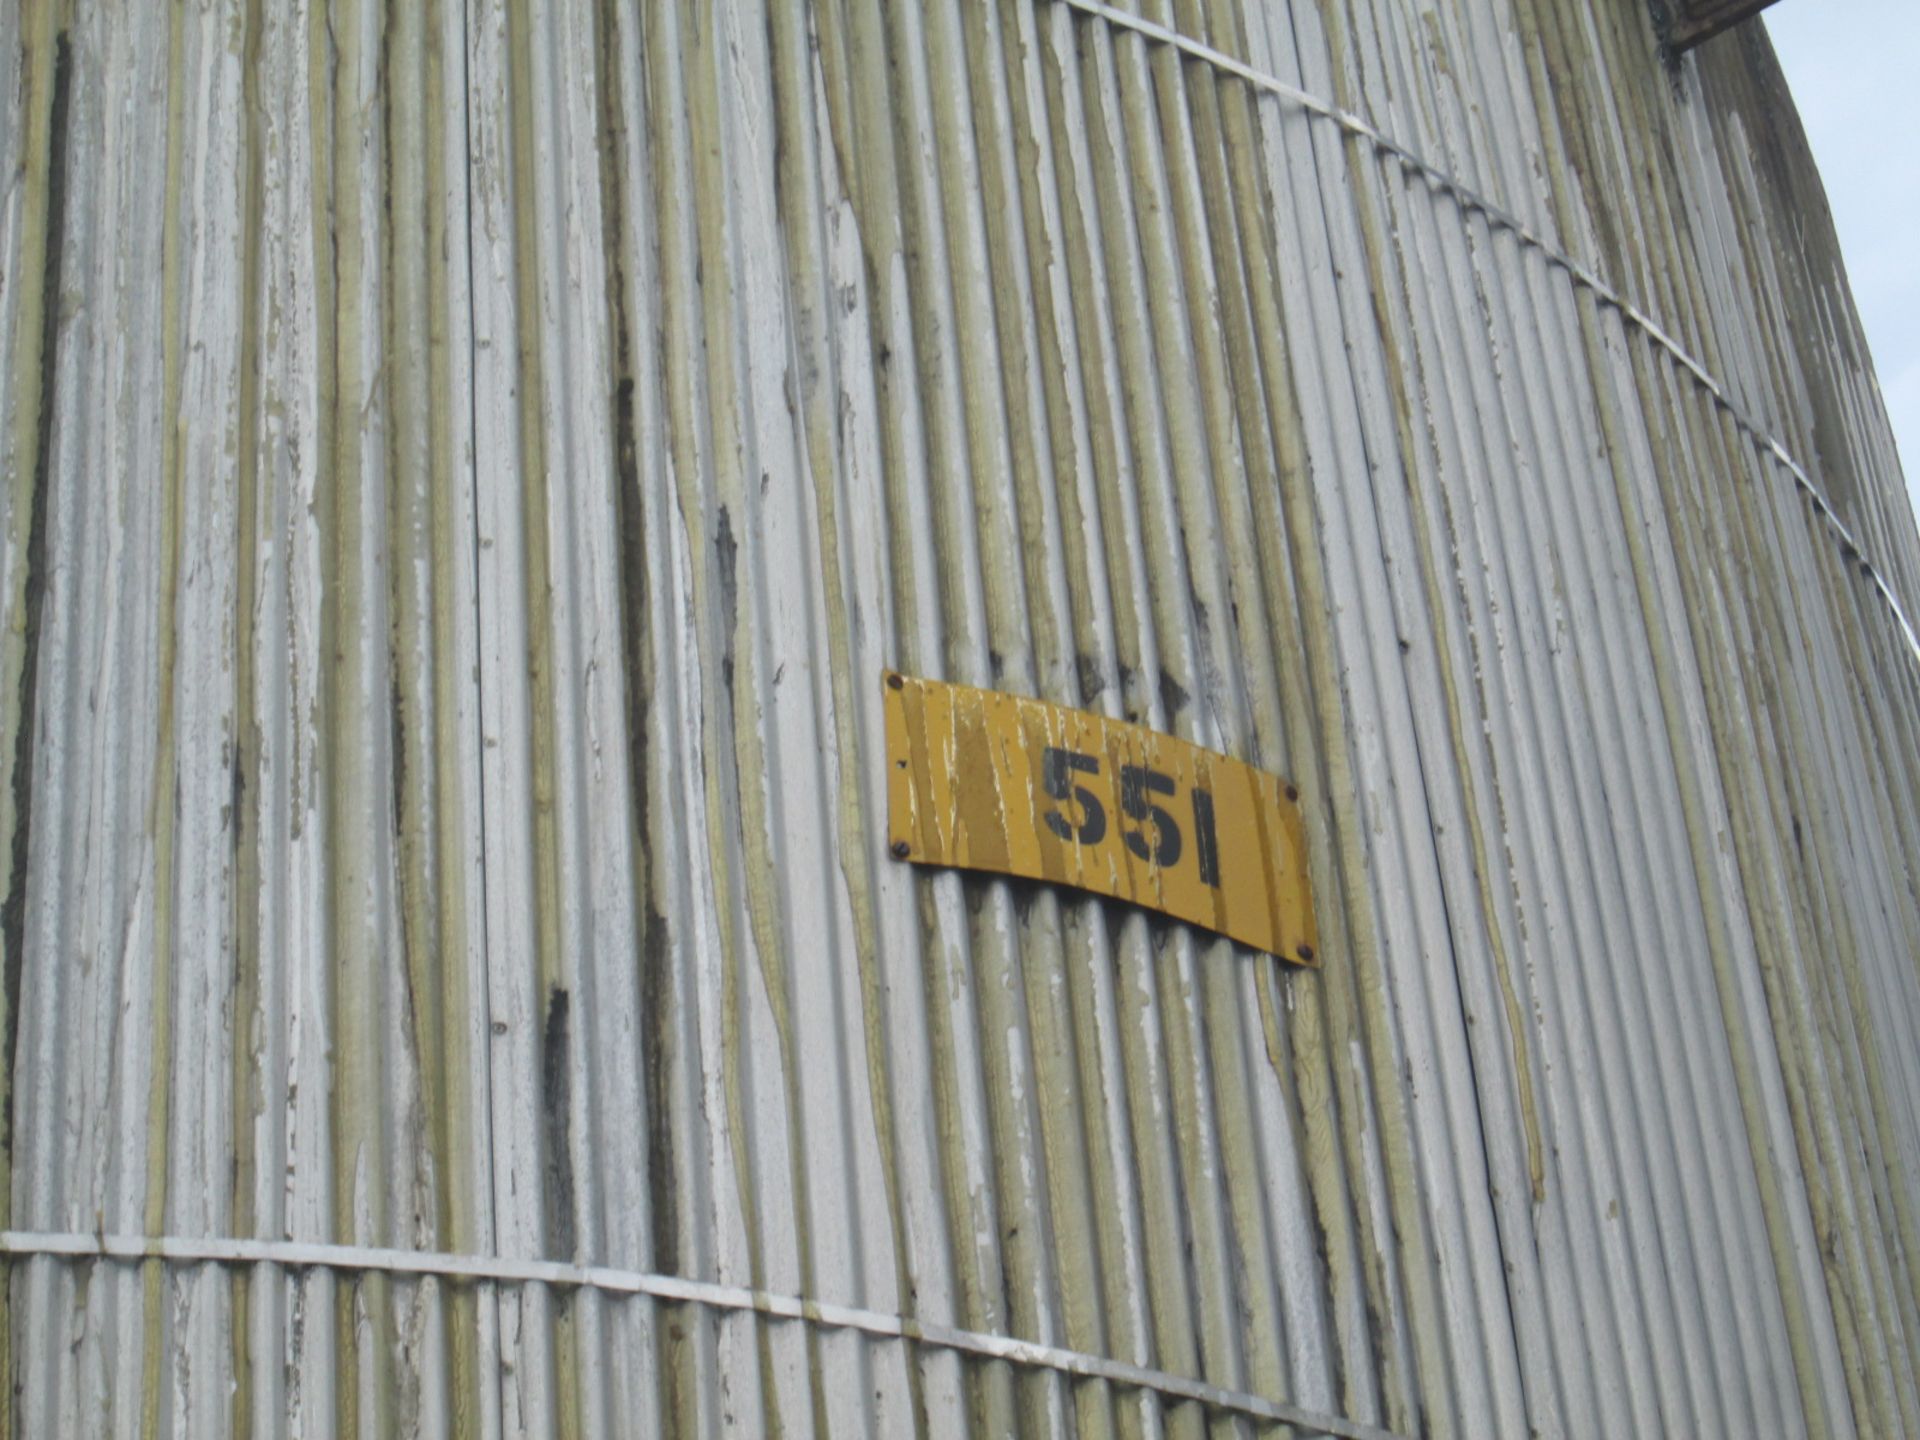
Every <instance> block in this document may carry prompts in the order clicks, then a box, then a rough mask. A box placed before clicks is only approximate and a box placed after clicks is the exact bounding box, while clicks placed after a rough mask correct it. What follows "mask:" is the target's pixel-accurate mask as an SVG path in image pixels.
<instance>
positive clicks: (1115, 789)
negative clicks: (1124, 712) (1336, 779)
mask: <svg viewBox="0 0 1920 1440" xmlns="http://www.w3.org/2000/svg"><path fill="white" fill-rule="evenodd" d="M885 693H886V708H887V781H888V783H887V802H888V803H887V810H888V821H889V832H888V833H889V843H890V845H891V847H892V853H893V855H894V857H895V858H896V859H900V860H911V861H915V862H917V863H919V864H923V865H951V866H957V867H959V868H961V869H966V870H993V871H997V872H999V873H1001V874H1004V875H1022V876H1026V877H1028V878H1030V879H1034V880H1051V881H1054V882H1056V883H1058V884H1062V885H1073V886H1077V887H1078V888H1080V889H1082V890H1091V891H1093V892H1094V893H1095V894H1099V895H1111V896H1113V897H1115V898H1116V899H1120V900H1130V901H1132V902H1133V903H1135V904H1136V905H1144V906H1146V907H1147V908H1148V909H1150V910H1158V911H1160V912H1161V913H1162V914H1165V915H1171V916H1173V917H1174V918H1175V919H1178V920H1184V921H1186V922H1188V923H1189V924H1193V925H1200V926H1204V927H1205V928H1207V929H1209V930H1217V931H1218V932H1220V933H1221V934H1222V935H1226V936H1229V937H1231V938H1232V939H1235V940H1238V941H1240V942H1241V943H1242V944H1244V945H1251V946H1253V947H1255V948H1256V949H1260V950H1268V951H1271V952H1272V953H1274V954H1275V955H1279V956H1281V957H1283V958H1285V959H1288V960H1293V961H1297V962H1299V963H1302V964H1307V965H1311V964H1314V963H1315V960H1314V947H1315V945H1316V943H1317V938H1316V936H1315V933H1314V927H1313V894H1312V891H1311V890H1310V889H1309V887H1308V883H1307V852H1306V830H1305V827H1304V826H1303V825H1302V824H1301V820H1300V811H1299V809H1298V807H1297V806H1296V805H1295V804H1294V800H1295V798H1296V796H1295V792H1294V789H1293V787H1292V786H1291V785H1289V784H1288V783H1287V782H1286V781H1284V780H1282V779H1281V778H1280V777H1278V776H1277V775H1269V774H1267V773H1266V772H1265V771H1263V770H1256V769H1254V768H1253V767H1252V766H1251V765H1248V764H1246V763H1245V762H1244V761H1240V760H1235V759H1233V758H1231V757H1230V756H1226V755H1220V754H1217V753H1215V752H1214V751H1212V750H1202V749H1201V748H1200V747H1199V746H1198V745H1193V744H1189V743H1188V742H1187V741H1185V740H1179V739H1176V738H1174V737H1173V736H1171V735H1161V734H1157V733H1155V732H1154V731H1152V730H1148V729H1146V728H1144V727H1142V726H1139V725H1127V724H1123V723H1122V722H1120V721H1117V720H1108V719H1106V718H1105V717H1104V716H1100V715H1094V714H1091V713H1089V712H1088V711H1085V710H1069V709H1067V708H1066V707H1065V706H1061V705H1049V704H1047V703H1046V702H1044V701H1041V700H1023V699H1020V698H1018V697H1017V696H1013V695H1002V694H1000V693H999V692H997V691H993V690H975V689H971V688H969V687H967V686H964V685H948V684H945V683H943V682H941V681H938V680H915V679H912V678H910V677H908V676H904V675H896V674H894V673H892V672H888V674H887V676H886V692H885Z"/></svg>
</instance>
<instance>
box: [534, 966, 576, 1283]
mask: <svg viewBox="0 0 1920 1440" xmlns="http://www.w3.org/2000/svg"><path fill="white" fill-rule="evenodd" d="M571 1008H572V1005H571V1000H570V997H569V996H568V993H567V992H566V991H565V990H562V989H560V988H558V987H555V988H554V989H553V990H550V991H549V992H548V993H547V1023H546V1026H545V1028H544V1029H543V1031H542V1032H541V1046H540V1118H541V1132H542V1133H541V1139H542V1141H543V1142H544V1146H545V1150H546V1158H545V1163H544V1165H543V1167H542V1178H543V1181H544V1187H543V1188H544V1196H543V1198H544V1200H545V1208H546V1220H547V1254H548V1255H550V1256H552V1257H554V1258H555V1259H560V1260H572V1259H574V1258H575V1255H574V1238H575V1237H574V1203H573V1149H572V1145H571V1140H572V1134H573V1122H572V1115H573V1106H572V1104H571V1101H572V1095H573V1071H572V1065H571V1061H572V1049H573V1037H572V1027H571V1023H570V1019H571V1017H570V1011H571ZM565 1293H566V1292H561V1294H562V1299H561V1302H560V1303H562V1304H565V1303H566V1301H565V1298H564V1297H565Z"/></svg>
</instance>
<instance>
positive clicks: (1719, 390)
mask: <svg viewBox="0 0 1920 1440" xmlns="http://www.w3.org/2000/svg"><path fill="white" fill-rule="evenodd" d="M1049 3H1052V4H1058V5H1065V6H1066V7H1067V8H1068V9H1070V10H1077V11H1079V12H1080V13H1081V14H1083V15H1089V16H1092V17H1093V18H1095V19H1098V20H1103V21H1105V22H1106V23H1107V24H1109V25H1113V26H1115V27H1116V28H1118V29H1122V30H1128V31H1131V32H1132V33H1134V34H1136V35H1138V36H1140V37H1141V38H1142V39H1144V40H1147V41H1149V42H1151V43H1153V44H1158V45H1167V46H1171V47H1172V48H1173V49H1175V50H1178V51H1179V52H1180V53H1181V54H1183V55H1185V56H1187V57H1189V58H1190V59H1193V60H1198V61H1200V62H1202V63H1203V64H1206V65H1209V66H1211V67H1213V68H1214V69H1216V70H1219V71H1221V72H1222V73H1224V74H1228V75H1232V76H1234V77H1235V78H1236V79H1239V80H1244V81H1245V82H1246V83H1247V84H1249V85H1251V86H1253V87H1254V88H1255V89H1258V90H1262V91H1265V92H1266V93H1267V94H1269V95H1273V96H1276V97H1278V98H1279V99H1281V100H1285V101H1287V102H1288V103H1290V104H1293V105H1297V106H1299V107H1300V109H1302V110H1304V111H1305V112H1306V113H1307V114H1309V115H1313V116H1316V117H1318V118H1319V119H1322V120H1330V121H1332V122H1333V123H1334V124H1335V125H1336V126H1338V127H1339V128H1340V129H1341V130H1343V131H1345V132H1346V133H1347V134H1349V135H1352V136H1355V137H1356V138H1358V139H1360V140H1364V141H1366V142H1367V143H1368V144H1370V145H1372V146H1373V147H1374V148H1375V149H1376V150H1378V151H1379V152H1380V153H1381V154H1383V155H1390V156H1392V157H1393V158H1394V159H1395V160H1397V161H1399V162H1400V163H1401V164H1402V165H1404V166H1406V167H1407V168H1408V169H1409V170H1413V171H1415V172H1417V173H1418V174H1419V175H1420V176H1421V178H1422V179H1424V180H1426V181H1427V182H1428V183H1429V184H1431V185H1433V186H1434V187H1435V188H1436V189H1439V190H1441V191H1444V192H1445V193H1446V194H1448V195H1451V196H1452V197H1453V198H1454V200H1455V201H1456V202H1458V203H1459V205H1460V206H1461V208H1462V209H1466V210H1477V211H1479V212H1480V213H1481V214H1482V215H1484V216H1486V218H1487V221H1488V223H1489V224H1491V225H1493V226H1494V227H1496V228H1497V229H1501V230H1505V231H1507V232H1509V233H1510V234H1512V235H1513V236H1514V238H1515V239H1517V240H1518V241H1519V242H1520V243H1521V244H1523V245H1525V246H1527V247H1528V248H1529V249H1532V250H1535V251H1537V252H1539V254H1540V255H1541V256H1542V257H1543V258H1544V259H1545V260H1547V261H1548V262H1549V263H1550V264H1553V265H1556V266H1558V267H1559V268H1560V269H1562V270H1564V271H1565V272H1566V273H1567V274H1568V276H1570V277H1571V278H1572V280H1573V282H1574V283H1575V284H1576V285H1579V286H1581V287H1582V288H1583V289H1585V290H1587V291H1589V292H1591V293H1592V295H1593V296H1594V298H1595V299H1596V300H1598V301H1599V302H1600V303H1601V304H1603V305H1606V306H1608V307H1610V308H1611V309H1613V310H1616V311H1618V312H1619V314H1620V315H1621V317H1622V318H1623V319H1624V320H1626V322H1627V323H1628V324H1630V325H1632V326H1633V327H1634V328H1635V329H1637V330H1639V331H1640V332H1641V333H1642V334H1643V335H1645V336H1646V337H1647V338H1648V339H1649V340H1651V341H1652V342H1653V343H1654V344H1655V345H1657V346H1659V348H1660V349H1662V350H1664V351H1666V353H1667V355H1668V356H1669V357H1670V358H1671V359H1672V360H1673V361H1674V362H1675V363H1676V364H1678V365H1679V366H1680V368H1681V369H1683V370H1685V371H1686V372H1687V373H1688V374H1689V375H1691V376H1692V377H1693V378H1694V380H1695V381H1696V382H1697V383H1698V384H1699V385H1700V387H1701V388H1702V389H1704V390H1705V391H1706V392H1707V393H1708V394H1709V395H1711V396H1712V397H1713V399H1714V401H1715V402H1716V403H1718V404H1719V405H1720V406H1721V408H1723V409H1724V410H1725V411H1726V412H1727V414H1728V415H1729V416H1730V417H1732V419H1733V422H1734V424H1736V425H1737V426H1739V427H1740V429H1741V430H1742V431H1744V432H1745V433H1746V434H1747V436H1748V437H1749V438H1750V439H1752V440H1753V441H1754V442H1755V443H1756V444H1758V445H1759V446H1760V447H1761V448H1762V449H1764V450H1765V451H1766V452H1767V453H1768V454H1770V455H1771V456H1772V457H1773V458H1774V459H1775V460H1776V461H1778V462H1779V463H1780V464H1781V465H1782V466H1783V467H1785V469H1786V470H1787V472H1788V473H1789V474H1790V475H1792V476H1793V481H1794V484H1795V486H1796V487H1797V488H1798V489H1799V490H1800V492H1801V493H1802V494H1803V495H1805V496H1806V497H1807V499H1808V501H1809V502H1810V503H1811V504H1812V505H1813V507H1814V509H1815V510H1817V511H1818V512H1819V513H1820V516H1821V518H1822V519H1824V520H1825V521H1826V522H1827V525H1828V527H1829V528H1830V529H1831V530H1832V531H1833V533H1834V534H1835V535H1836V536H1837V537H1838V538H1839V540H1840V543H1841V546H1842V548H1843V549H1845V550H1847V551H1849V552H1850V554H1849V559H1855V557H1857V559H1855V563H1857V564H1858V565H1859V566H1860V569H1861V571H1862V572H1863V573H1864V574H1865V575H1866V576H1867V578H1868V579H1870V580H1871V581H1872V582H1873V586H1874V589H1875V590H1876V591H1878V592H1879V595H1880V599H1881V602H1882V603H1883V604H1884V605H1885V606H1886V608H1887V611H1888V613H1889V614H1890V615H1891V616H1892V617H1893V621H1894V623H1895V624H1896V625H1897V626H1899V628H1900V633H1901V635H1902V636H1903V637H1904V638H1905V640H1906V643H1907V652H1908V653H1909V654H1910V655H1912V656H1913V657H1914V659H1915V660H1916V661H1920V632H1916V631H1915V630H1914V627H1913V625H1912V624H1911V622H1909V620H1908V619H1907V613H1906V609H1905V608H1904V607H1903V606H1902V605H1901V603H1900V599H1899V597H1898V596H1896V595H1895V594H1894V593H1893V588H1892V586H1890V585H1889V584H1888V583H1887V581H1886V578H1885V576H1883V575H1882V574H1881V573H1880V569H1879V567H1878V566H1876V565H1875V564H1874V563H1873V561H1872V559H1871V558H1870V557H1869V556H1868V555H1867V551H1866V547H1865V546H1864V545H1862V544H1861V543H1860V539H1859V537H1858V536H1856V535H1855V534H1854V533H1853V532H1852V531H1851V530H1850V529H1849V528H1848V527H1847V523H1846V522H1845V521H1844V520H1842V519H1841V518H1840V515H1839V512H1838V511H1836V510H1835V509H1834V508H1833V505H1832V503H1831V502H1830V501H1829V500H1828V499H1827V497H1826V496H1825V495H1824V494H1823V493H1822V492H1821V490H1820V488H1819V487H1818V486H1817V485H1815V484H1814V483H1813V478H1812V477H1811V476H1810V475H1809V474H1808V473H1807V471H1806V468H1805V467H1804V466H1802V465H1801V464H1800V462H1799V461H1797V460H1795V459H1794V458H1793V456H1792V454H1791V453H1789V452H1788V450H1787V447H1786V446H1785V445H1783V444H1782V443H1781V442H1780V440H1779V439H1778V438H1776V437H1775V436H1774V435H1772V434H1770V433H1769V432H1768V431H1767V430H1766V429H1765V428H1763V427H1762V426H1761V425H1760V424H1759V422H1757V421H1756V420H1754V419H1753V417H1751V416H1750V415H1748V414H1747V413H1746V411H1745V410H1743V409H1742V408H1741V407H1740V405H1739V404H1738V403H1737V402H1736V401H1735V400H1734V398H1733V396H1732V395H1731V394H1730V393H1729V392H1728V390H1727V387H1726V386H1725V385H1723V384H1721V383H1720V381H1719V380H1717V379H1716V378H1715V377H1714V376H1713V374H1712V373H1711V372H1710V371H1708V369H1707V367H1706V366H1705V365H1704V364H1702V363H1701V362H1700V361H1699V360H1697V359H1695V358H1694V357H1693V355H1691V354H1690V353H1688V351H1687V350H1686V348H1685V347H1684V346H1683V345H1681V344H1680V342H1679V341H1678V340H1676V339H1674V337H1673V336H1672V335H1670V334H1668V333H1667V331H1666V330H1665V329H1664V328H1663V327H1662V326H1661V325H1660V324H1659V322H1657V321H1656V320H1654V319H1653V317H1652V316H1650V315H1648V314H1647V313H1646V311H1644V310H1642V309H1641V308H1640V307H1639V306H1637V305H1635V304H1634V303H1633V302H1632V301H1630V300H1628V299H1627V298H1626V297H1625V296H1624V295H1622V294H1621V293H1620V292H1619V291H1618V290H1616V289H1615V288H1614V287H1613V286H1612V285H1610V284H1608V283H1607V282H1606V281H1605V280H1603V279H1602V278H1601V277H1600V276H1599V275H1598V274H1596V273H1595V272H1594V271H1593V270H1592V269H1590V268H1589V267H1587V266H1586V265H1583V264H1582V263H1581V262H1580V261H1578V260H1576V259H1574V258H1573V257H1572V256H1571V255H1569V254H1567V253H1566V252H1565V251H1563V250H1560V249H1557V248H1556V247H1554V246H1553V245H1551V244H1549V243H1548V242H1547V241H1546V240H1545V239H1544V238H1542V237H1541V236H1540V235H1538V234H1536V233H1535V232H1534V231H1533V230H1532V229H1530V228H1529V227H1528V226H1527V224H1526V223H1525V222H1524V221H1523V220H1521V219H1520V217H1519V216H1517V215H1515V214H1513V213H1511V212H1510V211H1508V210H1506V209H1504V208H1503V207H1501V206H1500V205H1498V204H1496V203H1495V202H1494V201H1492V200H1490V199H1488V198H1487V197H1486V196H1485V195H1482V194H1481V193H1480V192H1479V191H1477V190H1475V189H1474V188H1473V187H1472V186H1470V185H1468V184H1467V183H1466V182H1465V181H1463V180H1461V179H1459V178H1458V177H1457V176H1454V175H1452V174H1449V173H1448V172H1447V171H1445V170H1442V169H1441V168H1440V167H1439V166H1437V165H1435V164H1433V163H1432V162H1431V161H1428V160H1426V159H1425V158H1423V157H1422V156H1420V155H1416V154H1415V153H1414V152H1413V151H1411V150H1409V149H1407V148H1406V146H1404V145H1402V144H1400V143H1399V142H1398V141H1396V140H1394V139H1392V138H1391V137H1390V136H1387V135H1385V134H1383V133H1382V132H1381V131H1380V130H1378V129H1376V128H1375V127H1374V126H1373V125H1372V124H1371V123H1369V122H1368V121H1366V120H1364V119H1362V118H1361V117H1360V116H1358V115H1355V114H1354V113H1353V112H1351V111H1349V110H1343V109H1341V108H1340V107H1339V106H1338V105H1335V104H1333V103H1332V102H1331V101H1328V100H1323V99H1321V98H1320V97H1319V96H1317V95H1310V94H1308V93H1307V92H1306V91H1304V90H1302V89H1300V88H1299V87H1298V86H1296V85H1289V84H1288V83H1287V82H1286V81H1284V80H1282V79H1280V78H1279V77H1278V76H1274V75H1269V74H1267V73H1265V72H1264V71H1262V70H1257V69H1255V68H1254V67H1253V66H1251V65H1248V64H1246V63H1245V62H1244V61H1241V60H1236V59H1234V58H1233V56H1231V55H1229V54H1227V53H1226V52H1225V51H1223V50H1216V49H1215V48H1214V47H1213V46H1211V45H1208V44H1205V43H1204V42H1202V41H1199V40H1195V39H1194V38H1192V37H1191V36H1189V35H1183V34H1181V33H1180V32H1179V31H1178V30H1173V29H1169V28H1168V27H1167V26H1165V25H1162V24H1159V23H1158V22H1156V21H1153V20H1148V19H1146V18H1144V17H1142V16H1139V15H1133V14H1129V13H1128V12H1127V11H1125V10H1119V9H1116V8H1114V7H1113V6H1112V5H1109V4H1106V3H1104V0H1049Z"/></svg>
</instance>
